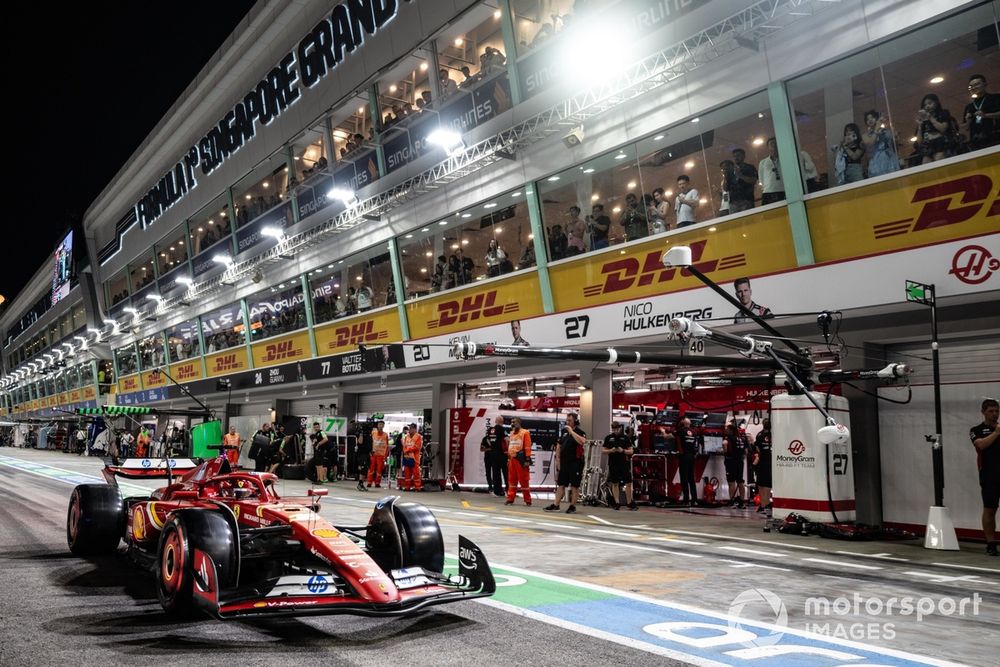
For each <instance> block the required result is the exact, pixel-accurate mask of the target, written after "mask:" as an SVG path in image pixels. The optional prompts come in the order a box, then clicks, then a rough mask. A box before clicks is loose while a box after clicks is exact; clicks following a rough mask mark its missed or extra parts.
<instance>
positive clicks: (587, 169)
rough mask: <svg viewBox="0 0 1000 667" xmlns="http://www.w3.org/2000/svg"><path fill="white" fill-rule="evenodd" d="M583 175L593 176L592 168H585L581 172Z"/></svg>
mask: <svg viewBox="0 0 1000 667" xmlns="http://www.w3.org/2000/svg"><path fill="white" fill-rule="evenodd" d="M583 173H585V174H593V173H594V168H593V167H587V168H586V169H584V170H583Z"/></svg>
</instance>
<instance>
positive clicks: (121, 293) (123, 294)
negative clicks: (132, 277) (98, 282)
mask: <svg viewBox="0 0 1000 667" xmlns="http://www.w3.org/2000/svg"><path fill="white" fill-rule="evenodd" d="M105 285H106V286H107V289H108V303H109V304H110V305H114V304H116V303H118V302H119V301H121V300H123V299H127V298H128V272H127V271H126V270H125V269H122V270H121V271H119V272H118V273H117V274H115V276H114V277H113V278H111V280H109V281H108V282H107V283H105Z"/></svg>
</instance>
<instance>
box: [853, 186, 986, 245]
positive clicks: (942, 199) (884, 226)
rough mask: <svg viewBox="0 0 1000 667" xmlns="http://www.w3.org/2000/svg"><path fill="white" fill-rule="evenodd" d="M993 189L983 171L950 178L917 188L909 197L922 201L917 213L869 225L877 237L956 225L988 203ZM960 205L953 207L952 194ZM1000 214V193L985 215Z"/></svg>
mask: <svg viewBox="0 0 1000 667" xmlns="http://www.w3.org/2000/svg"><path fill="white" fill-rule="evenodd" d="M992 192H993V181H992V180H991V179H990V177H989V176H986V175H985V174H974V175H972V176H965V177H963V178H956V179H955V180H953V181H945V182H944V183H935V184H934V185H925V186H924V187H922V188H917V190H916V192H914V193H913V198H912V199H910V203H911V204H918V203H920V202H925V203H924V205H923V206H922V207H921V209H920V213H919V215H917V216H916V219H915V220H914V218H913V217H910V218H904V219H902V220H893V221H892V222H883V223H880V224H877V225H872V231H873V232H874V234H875V238H876V239H884V238H888V237H890V236H899V235H900V234H908V233H910V232H920V231H923V230H925V229H933V228H935V227H945V226H947V225H956V224H958V223H960V222H965V221H966V220H970V219H972V218H973V217H975V216H976V214H978V213H979V212H980V211H981V210H982V209H983V207H984V206H986V204H987V200H988V199H989V197H990V194H992ZM956 197H957V198H958V203H959V204H961V205H960V206H955V207H954V208H952V204H953V203H955V198H956ZM994 215H1000V197H998V198H996V199H994V200H993V203H992V204H990V208H989V210H988V211H987V212H986V217H990V216H994Z"/></svg>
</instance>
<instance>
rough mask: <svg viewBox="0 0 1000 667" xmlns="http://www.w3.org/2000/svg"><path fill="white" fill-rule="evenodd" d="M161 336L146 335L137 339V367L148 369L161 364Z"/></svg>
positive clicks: (162, 356)
mask: <svg viewBox="0 0 1000 667" xmlns="http://www.w3.org/2000/svg"><path fill="white" fill-rule="evenodd" d="M163 358H164V355H163V337H162V336H161V335H160V334H155V335H153V336H148V337H147V338H143V339H141V340H140V341H139V368H140V370H144V371H148V370H151V369H153V368H159V367H160V366H162V365H163Z"/></svg>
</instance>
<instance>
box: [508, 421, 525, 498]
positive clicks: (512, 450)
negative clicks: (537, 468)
mask: <svg viewBox="0 0 1000 667" xmlns="http://www.w3.org/2000/svg"><path fill="white" fill-rule="evenodd" d="M507 457H508V462H507V479H508V480H509V481H510V486H508V487H507V502H505V503H504V505H513V504H514V499H515V498H517V488H518V486H520V487H521V490H522V492H523V493H524V504H525V505H527V506H528V507H531V434H530V433H528V431H526V430H525V429H523V428H521V420H520V418H518V417H514V418H513V419H512V420H510V435H508V436H507Z"/></svg>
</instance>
